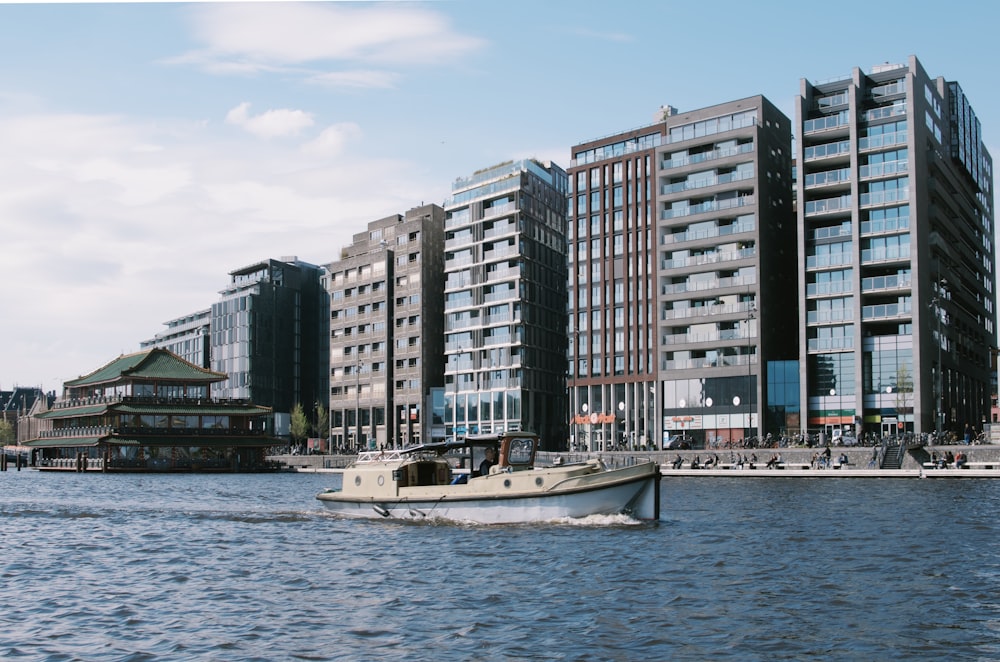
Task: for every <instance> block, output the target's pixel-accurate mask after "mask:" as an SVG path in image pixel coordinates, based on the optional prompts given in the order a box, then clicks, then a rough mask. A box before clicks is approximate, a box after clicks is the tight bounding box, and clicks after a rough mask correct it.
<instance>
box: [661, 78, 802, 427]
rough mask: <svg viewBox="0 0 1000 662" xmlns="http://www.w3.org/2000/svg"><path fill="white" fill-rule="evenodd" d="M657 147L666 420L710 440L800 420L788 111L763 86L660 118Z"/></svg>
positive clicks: (662, 388) (794, 424) (662, 345)
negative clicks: (741, 95) (745, 95)
mask: <svg viewBox="0 0 1000 662" xmlns="http://www.w3.org/2000/svg"><path fill="white" fill-rule="evenodd" d="M664 124H665V127H664V138H663V143H662V144H661V145H660V146H659V147H657V148H656V165H657V173H656V174H657V187H656V213H657V234H656V245H657V255H658V264H657V267H658V276H657V281H656V282H657V288H658V310H657V319H658V324H659V338H658V341H659V358H660V363H659V369H660V386H661V395H662V406H663V412H664V426H663V427H664V429H665V430H666V431H667V433H668V434H678V433H685V434H690V435H691V436H693V437H694V438H695V441H698V440H700V439H703V440H704V442H705V443H706V444H707V445H709V446H719V445H724V444H726V443H728V442H731V441H734V440H737V439H741V438H746V437H751V438H753V437H758V436H764V435H766V434H769V433H770V434H773V435H779V434H782V433H784V432H786V431H787V430H788V428H789V427H796V426H797V425H798V423H799V416H800V411H799V398H798V395H797V394H796V393H795V391H796V389H795V388H789V387H790V386H792V387H794V386H797V384H798V381H799V371H798V366H797V364H796V360H797V352H796V333H795V330H794V329H795V321H796V315H795V304H796V297H795V283H796V278H795V269H796V260H795V223H794V215H793V213H792V192H791V191H792V190H791V173H792V146H791V134H792V128H791V120H789V118H788V117H786V116H785V115H784V114H783V113H782V112H781V111H779V110H778V109H777V108H776V107H775V106H774V105H773V104H772V103H771V102H770V101H768V100H767V99H766V98H764V97H762V96H755V97H750V98H746V99H740V100H736V101H730V102H727V103H723V104H719V105H716V106H711V107H708V108H703V109H701V110H697V111H694V112H690V113H679V114H675V115H671V116H669V117H666V118H665V119H664Z"/></svg>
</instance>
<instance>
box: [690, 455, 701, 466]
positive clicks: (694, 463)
mask: <svg viewBox="0 0 1000 662" xmlns="http://www.w3.org/2000/svg"><path fill="white" fill-rule="evenodd" d="M691 468H692V469H700V468H701V456H700V455H695V456H694V459H693V460H691Z"/></svg>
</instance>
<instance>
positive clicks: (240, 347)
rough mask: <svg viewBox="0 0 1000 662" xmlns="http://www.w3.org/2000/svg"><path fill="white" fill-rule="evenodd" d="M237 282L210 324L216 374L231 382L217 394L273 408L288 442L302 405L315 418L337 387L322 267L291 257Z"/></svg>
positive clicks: (239, 273) (277, 428) (247, 272)
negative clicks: (332, 378) (332, 383)
mask: <svg viewBox="0 0 1000 662" xmlns="http://www.w3.org/2000/svg"><path fill="white" fill-rule="evenodd" d="M229 275H230V283H229V285H228V286H227V287H226V288H225V289H223V290H221V291H220V295H221V298H220V300H219V301H217V302H216V303H214V304H212V317H211V323H210V328H211V369H212V370H213V371H215V372H220V373H223V374H225V375H226V376H227V379H226V380H224V381H220V382H218V383H213V384H212V393H211V395H212V397H213V398H239V399H246V400H251V401H253V402H255V403H256V404H259V405H263V406H266V407H271V408H272V410H273V411H274V432H275V434H277V435H287V434H288V431H289V422H290V416H291V412H292V409H293V408H294V406H295V405H296V404H301V405H302V407H303V408H304V410H305V411H306V412H312V410H313V407H315V405H316V403H317V402H323V401H325V399H324V400H320V399H321V398H324V394H325V392H326V390H327V385H328V383H329V382H328V380H327V372H326V367H327V365H328V354H327V345H326V335H327V334H326V328H327V326H326V311H327V308H328V306H327V304H326V292H324V291H323V289H322V286H321V280H322V268H321V267H318V266H316V265H313V264H309V263H307V262H302V261H301V260H298V259H296V258H294V257H288V258H282V259H281V260H273V259H269V260H264V261H261V262H257V263H255V264H251V265H248V266H246V267H243V268H241V269H236V270H235V271H231V272H230V273H229Z"/></svg>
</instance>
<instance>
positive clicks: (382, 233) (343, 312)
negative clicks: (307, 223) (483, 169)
mask: <svg viewBox="0 0 1000 662" xmlns="http://www.w3.org/2000/svg"><path fill="white" fill-rule="evenodd" d="M443 228H444V210H443V209H442V208H441V207H439V206H437V205H424V206H421V207H416V208H414V209H411V210H410V211H408V212H406V214H405V215H398V214H397V215H394V216H389V217H387V218H383V219H381V220H378V221H374V222H372V223H369V224H368V229H367V230H366V231H365V232H361V233H358V234H356V235H355V236H354V240H353V242H352V243H351V245H350V246H349V247H347V248H345V249H344V250H343V251H342V255H341V259H340V260H338V261H337V262H334V263H332V264H330V265H328V267H327V269H328V271H329V282H328V285H327V287H328V291H329V294H330V365H329V369H330V400H329V401H330V437H331V442H332V445H333V447H334V448H351V449H355V448H358V449H374V448H381V447H388V448H394V447H399V446H406V445H411V444H419V443H425V442H430V441H431V440H432V436H433V429H434V428H435V426H437V427H438V428H439V429H440V432H439V434H440V435H442V436H443V420H440V421H437V422H435V421H434V414H433V412H434V405H433V402H432V397H433V394H434V392H435V391H436V392H438V393H440V389H441V386H442V383H443V379H444V376H443V374H444V362H443V342H444V340H443V339H444V335H443V330H442V329H443V324H444V303H443V296H444V294H443V292H444V277H443V271H444V238H443V237H444V235H443ZM438 409H439V414H438V416H441V417H443V404H442V405H441V406H440V407H439V408H438Z"/></svg>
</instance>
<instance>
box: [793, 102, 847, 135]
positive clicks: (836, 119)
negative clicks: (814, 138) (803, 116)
mask: <svg viewBox="0 0 1000 662" xmlns="http://www.w3.org/2000/svg"><path fill="white" fill-rule="evenodd" d="M844 96H845V97H846V96H847V95H844ZM850 126H851V115H850V113H849V112H848V111H846V110H842V111H840V112H839V113H837V114H835V115H827V116H824V117H817V118H816V119H811V120H806V121H805V122H803V123H802V134H803V135H806V136H808V135H810V134H816V133H823V134H830V133H837V134H841V133H843V134H846V133H847V132H848V130H849V129H850Z"/></svg>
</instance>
